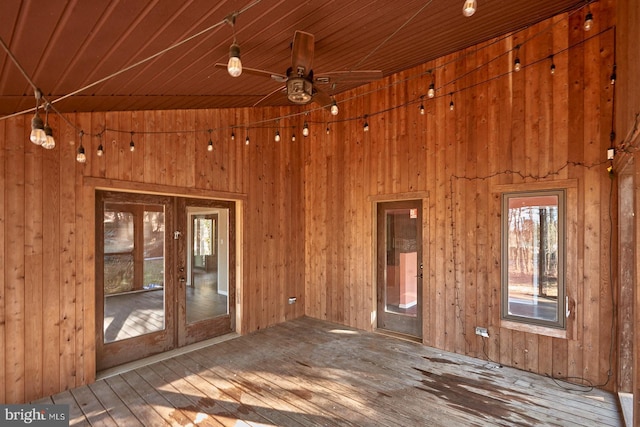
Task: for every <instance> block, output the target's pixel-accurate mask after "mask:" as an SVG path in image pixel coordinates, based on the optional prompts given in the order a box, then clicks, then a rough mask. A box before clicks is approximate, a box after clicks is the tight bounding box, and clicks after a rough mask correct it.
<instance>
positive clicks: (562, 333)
mask: <svg viewBox="0 0 640 427" xmlns="http://www.w3.org/2000/svg"><path fill="white" fill-rule="evenodd" d="M500 327H501V328H505V329H513V330H514V331H521V332H528V333H530V334H537V335H545V336H548V337H553V338H562V339H567V331H566V330H564V329H555V328H549V327H546V326H538V325H529V324H526V323H520V322H513V321H510V320H501V321H500Z"/></svg>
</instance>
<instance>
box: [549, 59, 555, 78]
mask: <svg viewBox="0 0 640 427" xmlns="http://www.w3.org/2000/svg"><path fill="white" fill-rule="evenodd" d="M549 59H551V67H550V68H549V71H550V72H551V74H555V73H556V64H555V63H554V62H553V55H551V56H550V57H549Z"/></svg>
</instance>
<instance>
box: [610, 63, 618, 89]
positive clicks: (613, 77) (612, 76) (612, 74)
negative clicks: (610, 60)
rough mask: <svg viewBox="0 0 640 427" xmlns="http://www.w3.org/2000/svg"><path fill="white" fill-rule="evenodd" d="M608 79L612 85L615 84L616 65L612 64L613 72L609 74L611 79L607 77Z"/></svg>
mask: <svg viewBox="0 0 640 427" xmlns="http://www.w3.org/2000/svg"><path fill="white" fill-rule="evenodd" d="M609 79H610V80H611V84H612V85H614V84H616V79H617V76H616V64H613V71H612V72H611V77H609Z"/></svg>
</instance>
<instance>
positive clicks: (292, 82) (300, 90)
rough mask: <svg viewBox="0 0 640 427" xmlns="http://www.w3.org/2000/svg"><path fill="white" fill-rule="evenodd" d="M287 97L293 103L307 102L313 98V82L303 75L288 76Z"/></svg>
mask: <svg viewBox="0 0 640 427" xmlns="http://www.w3.org/2000/svg"><path fill="white" fill-rule="evenodd" d="M287 98H289V101H291V102H293V103H294V104H308V103H309V102H311V99H312V98H313V84H312V83H311V82H310V81H309V80H307V79H305V78H303V77H294V78H290V79H289V80H287Z"/></svg>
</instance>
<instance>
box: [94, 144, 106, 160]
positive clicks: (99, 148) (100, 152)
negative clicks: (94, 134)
mask: <svg viewBox="0 0 640 427" xmlns="http://www.w3.org/2000/svg"><path fill="white" fill-rule="evenodd" d="M96 155H97V156H98V157H102V156H103V155H104V148H103V147H102V142H101V143H100V145H98V150H97V151H96Z"/></svg>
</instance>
